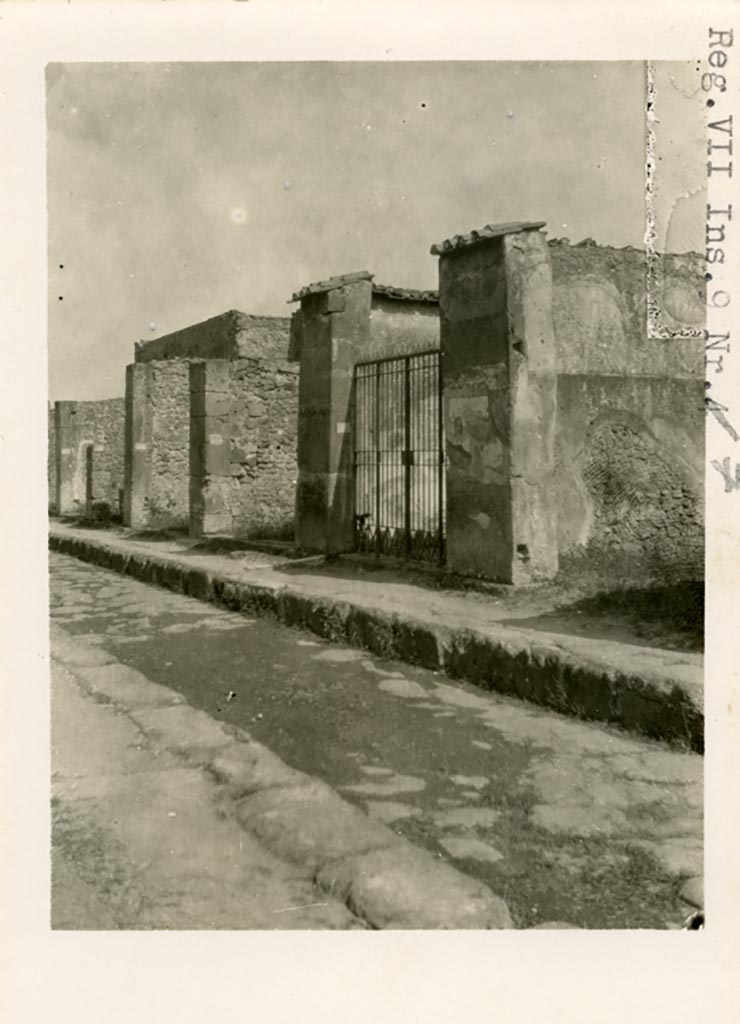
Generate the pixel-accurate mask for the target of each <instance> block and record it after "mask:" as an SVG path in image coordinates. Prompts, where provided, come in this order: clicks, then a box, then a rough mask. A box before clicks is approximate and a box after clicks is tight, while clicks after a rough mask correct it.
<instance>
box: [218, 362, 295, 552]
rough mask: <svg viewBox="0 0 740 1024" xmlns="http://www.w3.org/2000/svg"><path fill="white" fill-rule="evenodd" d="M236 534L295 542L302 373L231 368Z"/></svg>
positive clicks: (261, 366) (278, 367)
mask: <svg viewBox="0 0 740 1024" xmlns="http://www.w3.org/2000/svg"><path fill="white" fill-rule="evenodd" d="M231 387H232V402H233V404H232V412H231V450H230V459H229V461H230V472H231V478H232V494H231V514H232V520H233V533H234V535H235V536H244V537H260V536H263V537H278V538H285V539H290V540H292V539H293V533H294V528H295V498H296V482H297V476H298V468H297V466H298V464H297V453H296V447H297V429H298V368H297V367H296V366H294V365H291V364H288V363H286V362H281V363H276V362H272V361H270V360H261V359H239V360H237V361H236V362H235V363H234V364H233V367H232V377H231Z"/></svg>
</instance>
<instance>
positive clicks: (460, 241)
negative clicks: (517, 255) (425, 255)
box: [429, 220, 545, 256]
mask: <svg viewBox="0 0 740 1024" xmlns="http://www.w3.org/2000/svg"><path fill="white" fill-rule="evenodd" d="M544 226H545V221H544V220H534V221H525V220H520V221H511V222H510V223H508V224H486V226H485V227H483V228H479V229H478V230H476V231H470V232H469V233H468V234H467V235H453V236H452V238H446V239H445V240H444V242H438V243H437V244H436V245H433V246H432V247H431V249H430V250H429V251H430V252H431V254H432V256H442V255H444V254H445V253H448V252H453V251H454V250H455V249H463V248H465V246H468V245H476V244H477V243H478V242H486V241H488V240H489V239H491V238H500V237H501V236H502V235H518V234H519V233H520V232H522V231H538V230H539V229H540V228H544Z"/></svg>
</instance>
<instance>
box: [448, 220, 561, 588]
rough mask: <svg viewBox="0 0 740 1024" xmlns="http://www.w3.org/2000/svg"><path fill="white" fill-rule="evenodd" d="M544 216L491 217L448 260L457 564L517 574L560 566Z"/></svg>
mask: <svg viewBox="0 0 740 1024" xmlns="http://www.w3.org/2000/svg"><path fill="white" fill-rule="evenodd" d="M542 226H544V225H542V224H541V223H538V224H508V225H501V226H489V227H487V228H484V229H483V230H482V231H480V232H473V233H471V234H470V235H466V236H455V238H453V239H450V240H449V241H447V242H443V243H441V244H440V245H436V246H433V247H432V252H433V253H434V254H436V255H438V256H439V257H440V262H439V292H440V295H439V299H440V316H441V349H442V356H441V365H442V375H443V388H444V417H445V435H446V477H447V479H446V485H447V544H446V548H447V567H448V569H449V570H450V571H452V572H459V573H462V574H464V575H474V576H479V577H482V578H484V579H490V580H497V581H500V582H506V583H527V582H530V581H533V580H538V579H549V578H552V577H553V576H555V575H556V573H557V571H558V549H557V494H556V487H555V427H556V399H557V378H556V364H555V338H554V332H553V324H552V275H551V267H550V256H549V251H548V247H547V240H546V238H545V235H544V234H543V233H542V232H541V231H540V230H539V228H540V227H542Z"/></svg>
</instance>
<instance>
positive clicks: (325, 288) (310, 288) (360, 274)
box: [290, 270, 373, 302]
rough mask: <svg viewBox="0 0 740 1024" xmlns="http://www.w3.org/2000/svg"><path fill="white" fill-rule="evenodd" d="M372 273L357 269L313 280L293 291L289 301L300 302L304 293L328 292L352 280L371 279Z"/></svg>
mask: <svg viewBox="0 0 740 1024" xmlns="http://www.w3.org/2000/svg"><path fill="white" fill-rule="evenodd" d="M372 279H373V275H372V274H371V273H370V272H369V271H368V270H358V271H356V272H355V273H353V274H339V275H337V276H336V277H329V278H327V279H326V281H315V282H314V283H313V284H307V285H306V287H305V288H301V289H300V291H297V292H295V293H294V295H293V297H292V298H291V299H290V301H291V302H300V300H301V299H303V298H305V296H306V295H319V294H320V293H321V292H330V291H332V290H333V289H334V288H341V287H342V285H344V284H351V283H352V282H353V281H372Z"/></svg>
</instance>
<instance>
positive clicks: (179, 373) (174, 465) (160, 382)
mask: <svg viewBox="0 0 740 1024" xmlns="http://www.w3.org/2000/svg"><path fill="white" fill-rule="evenodd" d="M149 369H150V375H149V401H150V403H151V416H152V425H151V486H150V490H149V494H148V497H147V507H148V522H149V525H150V526H151V527H152V528H154V529H157V528H164V527H181V526H187V525H188V522H189V498H188V487H189V475H190V447H189V445H190V377H189V364H188V362H187V361H186V360H184V359H168V360H162V361H158V362H153V363H150V364H149Z"/></svg>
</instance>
